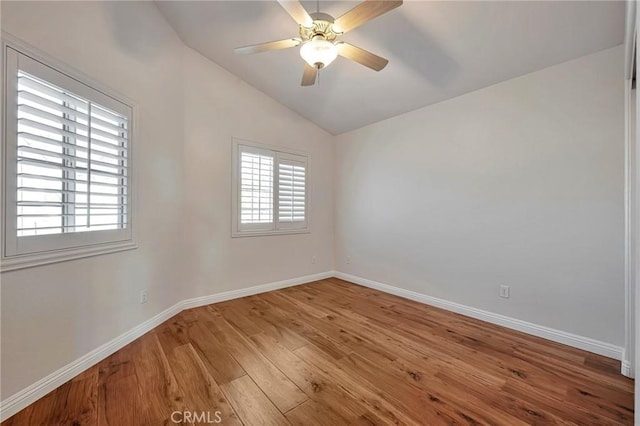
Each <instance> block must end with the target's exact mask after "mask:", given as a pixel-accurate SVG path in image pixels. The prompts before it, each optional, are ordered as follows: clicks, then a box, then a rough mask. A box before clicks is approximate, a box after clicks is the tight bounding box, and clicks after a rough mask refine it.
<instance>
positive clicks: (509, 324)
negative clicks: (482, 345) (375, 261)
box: [335, 272, 624, 374]
mask: <svg viewBox="0 0 640 426" xmlns="http://www.w3.org/2000/svg"><path fill="white" fill-rule="evenodd" d="M335 276H336V277H337V278H341V279H343V280H346V281H351V282H354V283H356V284H360V285H363V286H365V287H370V288H373V289H376V290H380V291H383V292H385V293H390V294H394V295H396V296H400V297H404V298H406V299H411V300H415V301H416V302H421V303H425V304H427V305H431V306H435V307H438V308H442V309H446V310H447V311H452V312H455V313H458V314H462V315H466V316H468V317H471V318H476V319H479V320H482V321H486V322H489V323H492V324H496V325H501V326H503V327H506V328H511V329H513V330H518V331H522V332H523V333H527V334H531V335H534V336H537V337H542V338H544V339H547V340H551V341H553V342H557V343H562V344H564V345H568V346H573V347H574V348H578V349H583V350H585V351H589V352H593V353H595V354H598V355H603V356H606V357H609V358H614V359H617V360H622V351H623V348H621V347H620V346H616V345H612V344H610V343H605V342H601V341H598V340H595V339H591V338H589V337H584V336H578V335H577V334H572V333H567V332H566V331H561V330H556V329H554V328H550V327H545V326H542V325H538V324H533V323H530V322H527V321H522V320H519V319H516V318H511V317H507V316H504V315H500V314H495V313H493V312H489V311H484V310H482V309H477V308H472V307H471V306H466V305H462V304H460V303H455V302H450V301H448V300H443V299H438V298H436V297H431V296H427V295H425V294H421V293H416V292H415V291H411V290H405V289H402V288H398V287H394V286H391V285H388V284H383V283H379V282H377V281H373V280H369V279H366V278H361V277H357V276H355V275H349V274H345V273H343V272H336V273H335ZM622 368H623V370H624V365H623V367H622ZM623 374H624V371H623Z"/></svg>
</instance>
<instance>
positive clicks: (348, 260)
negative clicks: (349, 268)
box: [347, 256, 351, 265]
mask: <svg viewBox="0 0 640 426" xmlns="http://www.w3.org/2000/svg"><path fill="white" fill-rule="evenodd" d="M349 263H351V256H347V265H348V264H349Z"/></svg>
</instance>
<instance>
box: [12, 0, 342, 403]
mask: <svg viewBox="0 0 640 426" xmlns="http://www.w3.org/2000/svg"><path fill="white" fill-rule="evenodd" d="M1 24H2V29H3V30H4V31H7V32H9V33H11V34H13V35H14V36H16V37H18V38H20V39H22V40H24V41H25V42H27V43H30V44H32V45H34V46H35V47H36V48H38V49H39V50H42V51H44V52H45V53H46V54H49V55H51V56H53V57H55V58H58V59H59V60H60V61H62V62H65V63H66V64H68V65H69V66H71V67H73V68H75V69H77V70H79V71H80V72H83V73H85V74H87V75H88V76H90V77H92V78H93V79H95V80H97V81H99V82H100V83H102V84H104V85H106V86H109V87H112V88H113V89H114V90H116V91H117V92H120V93H122V94H124V95H126V96H128V97H129V98H132V99H133V100H135V101H136V102H137V103H138V105H139V135H138V136H139V137H138V139H137V140H136V141H134V142H133V143H135V144H136V150H137V154H138V158H139V161H137V162H136V163H135V166H136V167H137V182H138V183H137V187H138V188H137V189H138V191H137V193H138V197H137V198H138V200H137V207H138V215H137V222H136V224H135V225H136V226H137V232H138V238H137V240H138V244H139V248H138V249H137V250H134V251H127V252H121V253H116V254H109V255H104V256H98V257H93V258H86V259H81V260H74V261H70V262H64V263H57V264H52V265H48V266H42V267H36V268H30V269H23V270H18V271H12V272H6V273H2V275H1V276H0V279H1V281H2V283H1V299H2V300H1V310H2V313H1V315H2V316H1V319H2V330H1V332H2V340H1V342H0V343H1V344H0V346H1V353H0V354H1V357H2V366H1V377H2V380H1V381H2V384H1V389H0V392H1V397H0V399H2V400H4V399H6V398H8V397H9V396H11V395H12V394H14V393H15V392H18V391H20V390H22V389H23V388H25V387H26V386H28V385H31V384H32V383H34V382H36V381H37V380H39V379H42V378H43V377H45V376H47V375H48V374H50V373H52V372H54V371H56V370H57V369H58V368H61V367H63V366H64V365H66V364H67V363H70V362H72V361H74V360H76V359H77V358H79V357H80V356H82V355H85V354H86V353H88V352H89V351H91V350H93V349H95V348H97V347H98V346H100V345H102V344H104V343H106V342H108V341H110V340H111V339H113V338H115V337H117V336H119V335H121V334H122V333H124V332H126V331H128V330H130V329H131V328H133V327H134V326H137V325H138V324H141V323H142V322H143V321H145V320H147V319H149V318H151V317H153V316H154V315H155V314H157V313H159V312H161V311H163V310H165V309H166V308H168V307H169V306H172V305H173V304H175V303H176V302H178V301H181V300H183V299H186V298H192V297H195V296H201V295H209V294H213V293H217V292H220V291H224V290H230V289H238V288H242V287H248V286H251V285H256V284H264V283H269V282H272V281H278V280H283V279H287V278H293V277H298V276H303V275H309V274H312V273H315V272H325V271H327V270H331V269H333V222H332V214H333V194H332V188H333V183H332V182H333V181H332V176H333V173H332V162H333V145H332V142H333V141H332V138H331V136H330V135H328V134H327V133H325V132H324V131H322V130H320V129H319V128H318V127H316V126H315V125H313V124H311V123H310V122H308V121H306V120H305V119H303V118H301V117H300V116H298V115H296V114H295V113H293V112H291V111H290V110H288V109H286V108H285V107H283V106H282V105H280V104H278V103H276V102H275V101H273V100H271V99H270V98H268V97H266V96H265V95H264V94H262V93H261V92H259V91H257V90H255V89H253V88H251V87H250V86H248V85H246V84H245V83H242V82H241V81H239V80H238V79H237V78H236V77H234V76H232V75H231V74H229V73H228V72H226V71H224V70H222V69H221V68H220V67H218V66H217V65H214V64H213V63H211V62H210V61H208V60H206V59H204V58H203V57H201V56H199V55H198V54H197V53H195V52H193V51H192V50H190V49H188V48H186V47H185V46H184V45H183V44H182V43H181V41H180V40H179V39H178V38H177V36H176V35H175V33H174V32H173V30H172V29H171V28H170V27H169V26H168V24H167V23H166V22H165V21H164V19H163V17H162V15H161V14H160V13H159V12H158V10H157V9H156V7H155V5H154V4H153V3H152V2H71V3H66V2H41V3H40V2H38V3H36V2H2V22H1ZM231 136H236V137H243V138H248V139H253V140H256V141H259V142H263V143H269V144H274V145H282V146H289V147H295V148H296V149H300V150H305V151H307V152H309V153H310V154H311V161H312V163H311V166H310V167H311V169H310V173H311V197H312V200H311V209H310V210H311V211H310V217H311V221H312V232H311V233H310V234H303V235H291V236H269V237H251V238H240V239H232V238H231V218H230V216H229V215H230V213H229V212H230V205H231V193H230V188H231V180H230V177H231V172H230V170H231V150H230V148H231ZM314 255H315V256H317V262H316V263H315V264H312V263H311V256H314ZM187 260H188V262H187ZM142 288H147V289H149V302H148V303H147V304H145V305H140V304H139V303H138V296H139V290H140V289H142Z"/></svg>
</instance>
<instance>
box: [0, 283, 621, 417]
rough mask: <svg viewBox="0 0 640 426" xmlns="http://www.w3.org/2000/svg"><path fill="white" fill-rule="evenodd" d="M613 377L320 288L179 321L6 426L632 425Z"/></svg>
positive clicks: (461, 321)
mask: <svg viewBox="0 0 640 426" xmlns="http://www.w3.org/2000/svg"><path fill="white" fill-rule="evenodd" d="M619 370H620V365H619V362H617V361H614V360H611V359H608V358H604V357H601V356H598V355H594V354H591V353H588V352H584V351H581V350H578V349H574V348H570V347H567V346H563V345H560V344H556V343H552V342H549V341H546V340H543V339H539V338H535V337H532V336H529V335H526V334H523V333H519V332H516V331H512V330H508V329H505V328H502V327H498V326H494V325H491V324H487V323H484V322H481V321H477V320H474V319H470V318H467V317H464V316H460V315H457V314H453V313H450V312H447V311H443V310H440V309H437V308H433V307H429V306H425V305H422V304H420V303H417V302H412V301H409V300H406V299H402V298H399V297H395V296H392V295H388V294H385V293H381V292H379V291H375V290H371V289H367V288H364V287H360V286H357V285H355V284H351V283H348V282H346V281H342V280H339V279H329V280H323V281H317V282H314V283H310V284H305V285H301V286H297V287H291V288H287V289H284V290H279V291H275V292H270V293H264V294H261V295H257V296H251V297H246V298H243V299H238V300H233V301H229V302H224V303H219V304H215V305H210V306H205V307H201V308H196V309H191V310H188V311H184V312H182V313H181V314H179V315H177V316H175V317H174V318H172V319H171V320H169V321H167V322H166V323H164V324H162V325H160V326H159V327H157V328H156V329H154V330H153V331H151V332H149V333H147V334H146V335H144V336H143V337H141V338H140V339H138V340H136V341H135V342H133V343H131V344H130V345H128V346H126V347H124V348H123V349H121V350H120V351H118V352H117V353H115V354H113V355H112V356H110V357H109V358H107V359H105V360H104V361H102V362H100V363H99V364H98V365H96V366H94V367H93V368H91V369H89V370H87V371H86V372H84V373H82V374H81V375H79V376H77V377H76V378H74V379H73V380H71V381H69V382H68V383H66V384H64V385H63V386H61V387H60V388H58V389H56V390H55V391H53V392H51V393H50V394H48V395H47V396H45V397H44V398H42V399H40V400H39V401H37V402H36V403H34V404H33V405H31V406H29V407H27V408H26V409H24V410H22V411H21V412H19V413H18V414H16V415H15V416H13V417H12V418H10V419H8V420H7V421H5V422H4V423H2V425H3V426H9V425H11V426H16V425H46V424H51V425H94V424H97V425H161V424H167V425H171V424H174V423H173V422H172V416H173V420H174V421H175V420H177V421H178V423H180V422H181V421H182V420H186V421H184V423H185V424H190V422H189V420H194V415H195V416H196V417H195V420H196V421H195V423H196V424H208V423H212V424H213V423H214V422H215V421H217V420H221V424H224V425H233V424H246V425H271V424H273V425H280V424H288V423H292V424H304V425H332V426H333V425H341V424H362V425H365V424H366V425H372V424H414V425H418V424H420V425H424V424H428V425H440V424H474V425H475V424H500V425H519V424H545V425H546V424H579V425H613V424H628V425H630V424H633V381H632V380H629V379H627V378H625V377H623V376H621V375H620V374H619Z"/></svg>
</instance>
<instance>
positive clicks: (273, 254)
mask: <svg viewBox="0 0 640 426" xmlns="http://www.w3.org/2000/svg"><path fill="white" fill-rule="evenodd" d="M184 64H185V92H184V93H185V98H184V105H185V130H186V132H185V141H184V142H185V147H184V149H185V159H186V164H187V166H186V167H185V178H184V184H185V189H184V190H185V199H186V203H185V215H186V216H185V218H186V220H187V221H188V223H189V224H190V226H189V227H188V228H187V230H186V233H185V236H186V238H187V241H189V244H188V246H187V252H186V259H187V264H186V267H187V270H188V271H189V273H190V274H189V277H190V278H191V279H192V281H193V284H194V285H195V287H196V289H195V294H194V296H201V295H206V294H212V293H216V292H219V291H225V290H231V289H234V288H238V287H247V286H249V285H256V284H262V283H267V282H273V281H279V280H283V279H286V278H292V277H299V276H304V275H309V274H312V273H317V272H326V271H329V270H332V269H333V193H332V188H333V155H334V153H333V138H332V136H331V135H330V134H328V133H326V132H325V131H323V130H320V128H318V127H317V126H316V125H315V124H312V123H311V122H309V121H307V120H305V119H303V118H301V117H300V116H299V115H297V114H296V113H294V112H292V111H291V110H289V109H287V108H285V107H284V106H282V105H281V104H279V103H277V102H276V101H274V100H273V99H271V98H269V97H268V96H266V95H264V94H263V93H261V92H258V91H256V90H255V89H253V88H252V87H251V86H249V85H247V84H246V83H244V82H242V81H241V80H240V79H239V78H237V77H235V76H233V75H232V74H230V73H229V72H227V71H225V70H223V69H222V68H221V67H219V66H217V65H216V64H214V63H213V62H211V61H209V60H207V59H205V58H204V57H203V56H201V55H200V54H198V53H196V52H195V51H193V50H190V49H187V50H186V53H185V56H184ZM232 137H237V138H241V139H246V140H251V141H255V142H259V143H263V144H268V145H275V146H281V147H289V148H293V149H298V150H302V151H305V152H307V153H308V154H309V155H310V165H309V175H310V177H309V183H310V185H309V191H310V205H309V211H310V221H311V231H312V232H311V233H309V234H295V235H284V236H266V237H243V238H231V203H230V201H231V161H230V158H231V138H232ZM313 256H316V258H317V260H316V263H315V264H312V263H311V258H312V257H313Z"/></svg>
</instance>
